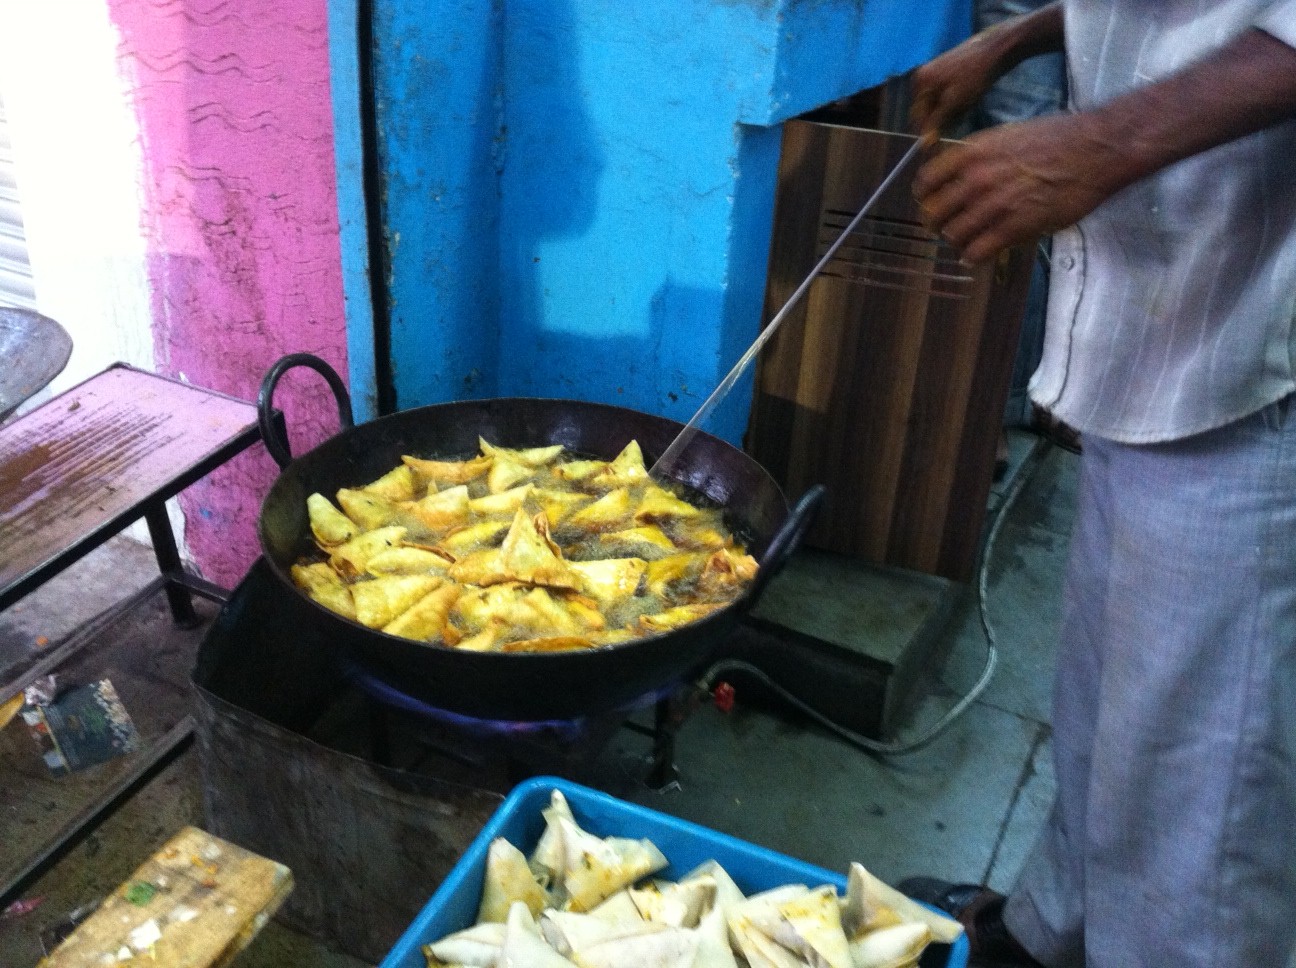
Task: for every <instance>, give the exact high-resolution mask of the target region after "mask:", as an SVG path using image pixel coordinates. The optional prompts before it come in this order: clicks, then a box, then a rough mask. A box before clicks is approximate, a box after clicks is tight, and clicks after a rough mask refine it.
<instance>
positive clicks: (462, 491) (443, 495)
mask: <svg viewBox="0 0 1296 968" xmlns="http://www.w3.org/2000/svg"><path fill="white" fill-rule="evenodd" d="M408 507H409V509H410V511H411V513H413V515H414V516H415V517H416V518H418V520H419V521H421V522H422V523H423V525H424V527H426V528H428V529H430V530H432V531H436V532H443V531H448V530H450V529H451V528H454V527H458V526H460V525H463V524H467V523H468V520H469V518H470V517H471V516H472V508H471V507H469V503H468V485H466V484H459V485H457V486H455V487H450V488H447V489H446V490H444V491H438V492H436V493H435V494H429V495H428V496H427V497H425V498H423V499H422V500H421V501H415V502H414V503H413V504H410V505H408Z"/></svg>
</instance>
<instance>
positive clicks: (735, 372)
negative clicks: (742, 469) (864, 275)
mask: <svg viewBox="0 0 1296 968" xmlns="http://www.w3.org/2000/svg"><path fill="white" fill-rule="evenodd" d="M922 146H923V141H922V139H918V140H916V141H914V143H913V145H912V146H911V147H910V148H909V150H908V151H906V152H905V153H904V157H902V158H901V159H900V160H899V161H898V162H897V163H896V166H895V167H894V168H892V169H891V171H890V172H889V173H888V174H887V176H886V177H885V178H884V179H882V184H880V185H878V187H877V190H876V191H875V192H874V193H873V194H872V195H871V196H870V197H869V200H868V201H867V202H865V203H864V205H863V207H862V208H861V209H860V210H859V212H858V213H856V215H855V217H854V218H853V219H851V221H850V224H849V225H847V226H846V228H845V229H843V230H842V233H841V235H839V236H837V240H836V241H835V242H833V244H832V245H830V246H829V247H828V251H827V252H825V253H824V255H823V258H822V259H820V260H819V262H818V264H817V265H816V266H815V267H814V268H813V269H811V270H810V274H809V275H808V276H806V277H805V279H804V280H802V282H801V285H799V286H797V288H796V292H794V293H792V295H791V297H789V298H788V301H787V302H785V303H784V304H783V308H782V309H780V310H779V311H778V312H777V313H775V314H774V318H773V319H771V320H770V321H769V325H768V326H766V327H765V328H764V329H763V330H761V333H760V335H759V336H757V337H756V341H755V342H754V343H752V345H751V346H749V347H748V348H747V352H746V353H744V354H743V355H742V358H741V359H739V360H738V362H737V363H735V364H734V368H733V369H732V370H730V371H729V374H728V376H726V377H725V378H724V379H723V380H721V381H720V385H719V386H718V387H716V388H715V390H713V391H712V393H711V396H709V397H707V398H706V400H705V401H704V402H703V403H702V406H700V407H698V411H697V413H695V414H693V417H692V419H690V420H689V422H688V423H687V424H685V425H684V429H683V430H681V431H680V432H679V436H677V437H676V438H675V439H674V440H673V441H672V442H671V445H670V446H669V447H667V448H666V450H665V452H664V453H663V454H662V455H661V456H660V457H659V458H657V462H656V463H655V464H653V466H652V468H651V469H650V470H649V471H648V473H649V475H650V476H652V477H655V478H660V477H661V476H662V475H663V474H664V473H665V471H666V470H667V469H669V468H670V467H671V465H673V464H674V463H675V461H676V460H678V459H679V456H680V454H681V453H683V451H684V449H685V448H686V447H688V445H689V442H690V441H692V439H693V437H694V436H695V435H696V434H697V432H698V428H699V426H700V425H701V423H702V421H703V420H705V419H706V418H707V417H708V416H709V415H710V413H711V411H712V410H714V409H715V408H716V407H717V406H718V405H719V404H720V401H721V400H723V399H724V398H725V397H727V396H728V395H729V391H730V390H732V389H733V386H734V384H735V383H737V382H738V378H739V377H741V376H742V375H743V373H745V372H746V371H747V367H749V366H751V362H752V360H754V359H756V355H757V354H758V353H759V352H760V351H761V349H762V348H763V347H764V346H765V344H766V343H768V342H769V341H770V340H771V339H772V338H773V336H774V334H775V333H776V332H778V328H779V326H780V325H782V323H783V320H784V319H786V318H787V316H788V314H789V313H790V312H791V311H792V308H793V307H794V306H796V304H797V303H798V302H800V301H801V297H802V296H804V295H805V294H806V290H808V289H809V288H810V284H811V283H812V282H814V281H815V279H816V278H818V276H819V273H821V272H823V270H824V267H825V266H827V265H828V263H829V262H831V261H832V257H833V255H834V254H836V252H837V250H838V249H839V248H841V244H842V243H843V242H845V241H846V239H847V238H848V237H849V236H850V234H851V233H852V232H854V231H855V226H857V225H859V223H860V220H861V219H863V218H864V216H865V215H867V214H868V213H869V211H870V210H871V209H872V208H873V206H874V205H876V204H877V200H878V199H879V198H881V197H882V193H883V192H885V191H886V190H887V189H888V188H890V187H891V183H892V182H893V181H895V179H896V176H897V175H899V174H900V172H901V171H903V170H904V168H905V166H906V165H908V164H909V162H910V161H912V160H913V158H914V156H915V155H917V154H918V152H919V150H920V149H921V148H922Z"/></svg>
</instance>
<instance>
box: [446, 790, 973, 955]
mask: <svg viewBox="0 0 1296 968" xmlns="http://www.w3.org/2000/svg"><path fill="white" fill-rule="evenodd" d="M544 818H545V825H546V826H545V832H544V834H543V836H542V837H541V838H540V842H539V843H538V844H537V845H536V849H535V852H534V853H533V854H532V856H531V858H530V860H528V859H527V858H526V857H525V856H524V855H523V854H522V852H521V851H520V850H518V848H517V847H515V846H513V845H512V844H510V843H509V842H508V841H506V840H503V839H499V840H496V841H494V842H493V843H492V844H491V847H490V852H489V854H488V857H487V861H486V873H485V881H484V884H483V888H482V898H481V906H480V908H479V910H478V915H477V924H475V925H474V926H473V927H471V928H468V929H466V930H464V931H460V932H458V933H456V934H452V935H449V936H448V937H445V938H442V939H441V940H440V941H436V942H434V943H432V944H429V945H427V946H425V948H424V951H425V953H426V954H427V958H428V964H429V966H463V968H470V966H471V968H513V966H528V968H572V966H576V968H741V966H748V968H799V966H811V968H907V966H912V965H916V964H917V963H918V958H919V957H920V956H921V955H922V952H923V949H924V948H926V947H927V945H928V944H929V943H931V942H932V941H938V942H942V943H945V944H949V943H951V942H953V941H954V939H955V938H957V937H958V936H959V934H961V933H962V930H963V929H962V928H961V927H960V926H959V924H958V922H956V921H952V920H950V919H949V918H945V917H942V916H941V915H939V914H936V913H934V912H932V911H930V910H928V909H927V908H925V907H923V906H922V905H920V904H917V903H915V902H914V901H912V900H910V899H909V898H907V897H905V896H904V895H903V894H900V893H899V892H898V891H896V890H894V889H893V888H891V887H888V886H887V885H886V884H883V883H882V882H881V881H879V880H878V879H877V878H875V877H874V876H873V875H871V874H870V873H869V872H868V871H866V870H865V869H864V868H863V867H862V866H861V865H859V864H852V865H851V868H850V875H849V879H848V882H847V885H848V886H847V893H846V897H845V898H839V897H838V896H837V892H836V890H835V889H834V888H832V887H808V886H806V885H799V884H797V885H788V886H786V887H779V888H776V889H774V890H770V891H765V892H764V893H761V894H756V895H753V896H752V897H744V896H743V894H742V891H741V890H739V888H738V886H737V885H736V884H735V883H734V882H733V880H732V879H731V878H730V877H729V875H728V874H727V873H725V871H724V869H723V868H722V867H720V865H719V864H716V863H715V862H709V863H706V864H703V865H702V866H701V867H699V868H697V869H696V870H694V871H692V872H691V873H689V874H687V875H685V876H684V877H683V878H682V879H681V880H680V881H678V882H676V883H671V882H667V881H655V880H645V879H646V878H648V877H650V875H652V874H654V873H656V872H657V871H660V870H662V869H663V868H664V867H666V865H667V859H666V858H665V857H664V856H662V854H661V852H660V851H659V850H658V849H657V848H656V847H655V846H653V844H652V843H650V842H649V841H647V840H630V839H626V838H621V837H605V838H600V837H596V836H594V835H593V834H590V833H588V832H587V831H585V830H582V829H581V827H580V826H579V825H578V824H577V823H576V820H575V818H574V817H573V816H572V812H571V809H570V807H569V806H568V804H567V801H566V798H564V797H563V795H562V794H561V793H559V792H558V791H557V790H555V791H554V793H553V800H552V803H551V805H550V807H549V808H548V809H546V810H545V811H544Z"/></svg>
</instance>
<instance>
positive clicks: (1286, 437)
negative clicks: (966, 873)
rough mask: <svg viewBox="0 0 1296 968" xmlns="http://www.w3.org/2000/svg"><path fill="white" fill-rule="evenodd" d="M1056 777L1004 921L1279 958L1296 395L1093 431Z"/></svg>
mask: <svg viewBox="0 0 1296 968" xmlns="http://www.w3.org/2000/svg"><path fill="white" fill-rule="evenodd" d="M1068 569H1069V570H1068V574H1067V584H1066V591H1065V605H1064V617H1063V630H1062V639H1061V643H1060V651H1059V657H1058V673H1057V682H1056V685H1055V691H1054V712H1053V746H1054V757H1055V763H1056V768H1057V781H1058V793H1057V799H1056V801H1055V802H1054V805H1053V811H1052V814H1051V816H1050V818H1049V821H1048V825H1047V827H1046V829H1045V831H1044V833H1043V834H1042V836H1041V838H1040V840H1039V843H1038V844H1037V845H1036V847H1035V851H1034V853H1033V855H1032V856H1031V858H1030V860H1029V861H1028V863H1027V865H1026V868H1025V870H1024V872H1023V874H1022V877H1021V880H1020V881H1019V883H1018V886H1017V888H1016V890H1015V891H1014V892H1013V894H1012V895H1011V896H1010V897H1009V900H1008V903H1007V905H1006V907H1005V913H1004V918H1005V921H1006V923H1007V924H1008V927H1009V929H1010V930H1011V931H1012V932H1013V934H1014V935H1015V936H1016V937H1017V938H1018V939H1019V940H1020V941H1021V942H1022V943H1023V944H1024V945H1025V946H1026V948H1027V949H1028V950H1030V951H1031V952H1032V953H1033V954H1034V955H1035V956H1036V957H1037V958H1038V959H1039V960H1041V961H1043V962H1044V963H1045V964H1047V965H1049V966H1051V968H1072V966H1081V965H1089V966H1098V968H1125V966H1129V968H1157V966H1166V968H1197V966H1200V968H1223V966H1229V968H1270V966H1272V968H1282V966H1284V965H1286V964H1287V960H1288V958H1289V956H1290V955H1291V953H1292V949H1293V945H1294V944H1296V403H1294V402H1293V398H1292V397H1289V398H1288V399H1287V400H1285V401H1283V402H1280V403H1278V404H1274V405H1272V406H1270V407H1267V408H1265V409H1264V410H1263V411H1261V412H1259V413H1257V414H1254V415H1252V416H1250V417H1248V418H1246V419H1244V420H1241V421H1238V422H1237V423H1234V424H1231V425H1230V426H1228V427H1224V428H1222V429H1220V430H1216V431H1211V432H1209V433H1205V434H1200V435H1198V436H1195V437H1192V438H1189V439H1187V440H1183V441H1176V442H1173V443H1170V444H1157V445H1150V446H1128V445H1123V444H1116V443H1113V442H1111V441H1106V440H1100V439H1097V438H1094V437H1090V436H1086V437H1085V438H1084V454H1083V457H1082V458H1081V482H1080V494H1079V504H1078V508H1077V518H1076V524H1075V532H1074V535H1073V538H1072V547H1071V558H1070V562H1069V566H1068Z"/></svg>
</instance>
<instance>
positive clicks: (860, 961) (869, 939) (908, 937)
mask: <svg viewBox="0 0 1296 968" xmlns="http://www.w3.org/2000/svg"><path fill="white" fill-rule="evenodd" d="M931 940H932V932H931V928H929V927H928V926H927V925H925V924H922V923H921V922H917V921H914V922H911V923H908V924H897V925H895V926H893V927H890V928H879V929H878V930H876V931H870V932H869V933H868V934H865V935H862V936H861V937H859V938H858V939H856V940H855V941H852V942H851V945H850V954H851V959H852V961H853V962H854V968H904V966H905V965H909V964H913V963H914V962H915V961H917V959H918V957H919V956H920V955H922V953H923V949H924V948H926V947H927V945H928V944H929V943H930V942H931Z"/></svg>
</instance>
